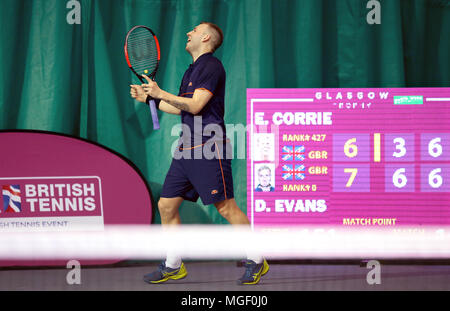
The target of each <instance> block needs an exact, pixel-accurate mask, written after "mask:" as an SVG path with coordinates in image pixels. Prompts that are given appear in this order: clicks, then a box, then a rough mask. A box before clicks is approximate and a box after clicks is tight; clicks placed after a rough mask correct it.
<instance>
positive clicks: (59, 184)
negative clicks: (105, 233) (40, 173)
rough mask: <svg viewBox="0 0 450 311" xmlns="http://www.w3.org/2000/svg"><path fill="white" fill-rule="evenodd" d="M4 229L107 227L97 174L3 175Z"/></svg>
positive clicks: (0, 215)
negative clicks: (53, 175) (8, 176)
mask: <svg viewBox="0 0 450 311" xmlns="http://www.w3.org/2000/svg"><path fill="white" fill-rule="evenodd" d="M0 181H1V185H2V199H3V202H2V208H1V210H0V230H17V229H19V230H28V229H43V230H47V229H52V228H53V229H55V228H59V229H64V230H78V229H77V228H81V227H83V226H88V227H89V228H90V229H100V230H102V229H103V227H104V219H103V204H102V193H101V192H102V189H101V188H102V187H101V180H100V178H99V177H97V176H73V177H71V176H61V177H13V178H3V177H0Z"/></svg>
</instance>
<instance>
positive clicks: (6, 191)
mask: <svg viewBox="0 0 450 311" xmlns="http://www.w3.org/2000/svg"><path fill="white" fill-rule="evenodd" d="M2 190H3V210H0V213H1V212H2V211H3V212H6V213H20V212H21V211H22V206H21V202H22V200H21V197H20V186H19V185H3V186H2Z"/></svg>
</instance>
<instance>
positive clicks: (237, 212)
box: [214, 199, 269, 285]
mask: <svg viewBox="0 0 450 311" xmlns="http://www.w3.org/2000/svg"><path fill="white" fill-rule="evenodd" d="M214 206H215V207H216V209H217V211H218V212H219V213H220V215H222V217H224V218H225V219H226V220H227V221H228V222H229V223H230V224H231V225H248V226H250V221H249V220H248V218H247V215H245V214H244V213H243V212H242V211H241V209H240V208H239V207H238V206H237V203H236V201H235V200H234V199H226V200H224V201H220V202H216V203H214ZM245 267H246V271H245V273H244V275H243V276H242V277H241V278H240V279H239V280H238V281H237V282H238V284H240V285H242V284H249V285H250V284H258V283H259V280H260V278H261V276H263V275H264V274H266V273H267V272H268V271H269V265H268V264H267V261H266V260H265V259H264V258H263V257H262V256H261V255H259V254H247V262H246V264H245Z"/></svg>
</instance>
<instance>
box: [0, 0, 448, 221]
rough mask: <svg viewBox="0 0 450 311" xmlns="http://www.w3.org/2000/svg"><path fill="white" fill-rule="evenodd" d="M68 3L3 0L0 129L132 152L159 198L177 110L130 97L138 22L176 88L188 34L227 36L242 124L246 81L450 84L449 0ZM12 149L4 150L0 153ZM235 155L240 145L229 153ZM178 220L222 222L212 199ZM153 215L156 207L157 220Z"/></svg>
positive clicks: (225, 53) (230, 84)
mask: <svg viewBox="0 0 450 311" xmlns="http://www.w3.org/2000/svg"><path fill="white" fill-rule="evenodd" d="M67 2H68V1H66V0H1V1H0V14H1V15H0V22H1V29H0V31H1V34H0V42H1V49H0V68H1V71H0V129H39V130H47V131H54V132H60V133H66V134H71V135H75V136H79V137H83V138H87V139H89V140H92V141H95V142H98V143H100V144H103V145H105V146H107V147H109V148H112V149H114V150H116V151H117V152H119V153H121V154H123V155H124V156H126V157H128V158H129V159H130V160H132V161H133V162H134V163H135V164H136V166H137V167H138V168H139V169H140V170H141V171H142V173H143V174H144V175H145V177H146V178H147V180H148V182H149V184H150V186H151V188H152V190H153V195H154V197H155V199H156V200H157V199H158V198H159V193H160V190H161V185H162V183H163V181H164V177H165V174H166V172H167V170H168V168H169V164H170V159H171V156H170V153H171V146H172V143H173V142H174V141H175V140H176V136H172V127H173V125H175V124H177V123H178V122H179V117H178V116H171V115H165V114H164V115H163V114H161V113H160V121H161V130H159V131H153V130H152V127H151V120H150V116H149V111H148V107H147V106H146V105H144V104H141V103H137V102H134V101H133V100H131V99H130V97H129V88H128V85H129V84H130V82H131V80H132V75H131V73H130V71H129V69H128V68H127V65H126V63H125V60H124V56H123V43H124V37H125V34H126V32H127V31H128V29H130V28H131V27H132V26H134V25H136V24H145V25H148V26H150V27H151V28H153V29H154V30H155V32H156V33H157V34H158V37H159V38H160V43H161V50H162V64H161V67H160V71H159V74H158V76H157V81H158V82H159V85H160V86H161V87H162V88H164V89H166V90H167V91H170V92H173V93H176V92H177V91H178V87H179V83H180V79H181V76H182V74H183V72H184V71H185V70H186V68H187V67H188V65H189V64H190V62H191V58H190V56H189V55H188V54H187V53H186V52H185V50H184V47H185V43H186V33H187V32H188V31H189V30H190V29H192V28H193V27H194V26H195V25H197V24H198V23H199V22H201V21H203V20H206V21H212V22H215V23H217V24H218V25H220V26H221V27H222V28H223V30H224V33H225V40H224V44H223V47H221V48H220V49H219V50H218V51H217V53H216V54H217V56H218V57H219V58H220V59H222V61H223V64H224V66H225V68H226V71H227V93H226V123H229V124H243V125H245V122H246V88H280V87H282V88H311V87H405V86H407V87H414V86H450V5H449V3H448V2H449V1H447V0H429V1H427V0H381V1H380V3H381V24H380V25H368V24H367V21H366V15H367V14H368V13H369V11H370V10H369V9H367V8H366V4H367V0H273V1H269V0H170V1H166V0H80V3H81V24H80V25H69V24H68V23H67V21H66V15H67V14H68V13H69V11H70V10H69V9H67V8H66V4H67ZM9 147H11V146H2V149H3V150H2V151H3V152H6V151H7V149H8V148H9ZM235 152H236V150H235ZM233 171H234V186H235V195H236V201H237V202H238V204H239V206H240V208H241V209H242V210H243V211H246V197H247V194H246V162H245V159H240V160H234V162H233ZM181 215H182V220H183V221H184V222H185V223H225V221H224V220H223V219H222V218H221V217H220V215H219V214H218V213H217V212H216V211H215V209H214V207H213V206H203V205H202V204H201V202H200V201H199V202H198V203H197V204H192V203H185V204H184V205H183V206H182V208H181ZM158 222H160V218H159V215H158V214H156V223H158Z"/></svg>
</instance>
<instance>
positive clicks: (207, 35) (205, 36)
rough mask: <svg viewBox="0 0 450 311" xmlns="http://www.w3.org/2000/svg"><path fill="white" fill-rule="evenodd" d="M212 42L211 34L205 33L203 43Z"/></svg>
mask: <svg viewBox="0 0 450 311" xmlns="http://www.w3.org/2000/svg"><path fill="white" fill-rule="evenodd" d="M209 40H211V35H210V34H209V33H205V34H204V35H203V38H202V42H207V41H209Z"/></svg>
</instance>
